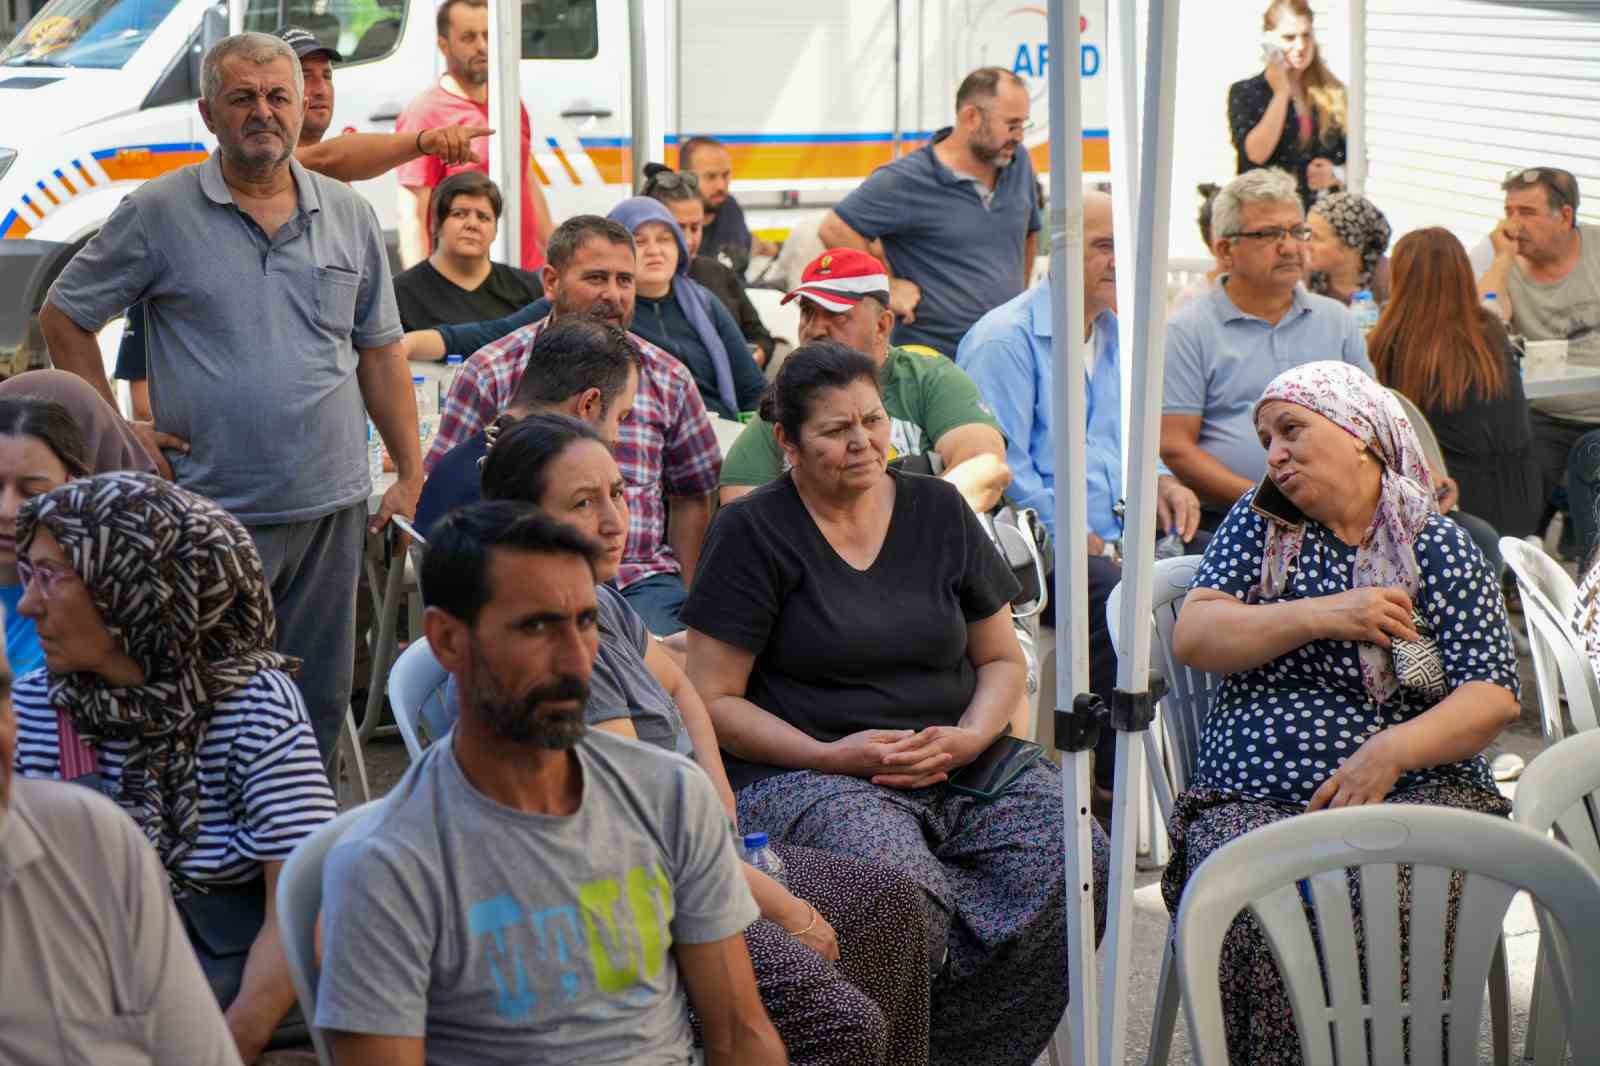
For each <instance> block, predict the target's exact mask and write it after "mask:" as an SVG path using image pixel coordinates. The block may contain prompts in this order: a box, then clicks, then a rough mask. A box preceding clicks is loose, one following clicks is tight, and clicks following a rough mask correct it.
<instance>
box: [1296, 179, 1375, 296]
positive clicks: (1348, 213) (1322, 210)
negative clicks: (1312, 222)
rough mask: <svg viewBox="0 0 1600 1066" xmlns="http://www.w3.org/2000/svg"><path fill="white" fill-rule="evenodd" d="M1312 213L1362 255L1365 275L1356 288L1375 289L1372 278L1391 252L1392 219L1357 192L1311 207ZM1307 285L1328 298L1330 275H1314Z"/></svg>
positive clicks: (1334, 196)
mask: <svg viewBox="0 0 1600 1066" xmlns="http://www.w3.org/2000/svg"><path fill="white" fill-rule="evenodd" d="M1311 213H1312V214H1314V215H1321V216H1322V217H1323V218H1325V219H1327V221H1328V225H1330V226H1332V227H1333V232H1334V233H1337V234H1338V235H1339V239H1340V240H1341V241H1343V242H1344V243H1345V245H1346V246H1347V247H1350V248H1354V249H1355V250H1356V251H1357V252H1359V253H1360V254H1361V275H1360V277H1359V278H1357V279H1356V288H1357V289H1358V290H1360V289H1370V288H1372V275H1373V272H1374V271H1376V270H1377V269H1378V260H1380V259H1382V258H1383V253H1384V252H1386V251H1388V250H1389V235H1390V232H1391V231H1390V229H1389V220H1388V219H1387V218H1384V217H1383V212H1382V211H1379V210H1378V209H1377V208H1376V207H1374V206H1373V205H1372V201H1371V200H1368V199H1367V198H1366V197H1364V196H1361V195H1358V194H1356V193H1353V192H1336V193H1332V194H1330V195H1328V196H1324V197H1323V198H1322V199H1320V200H1318V201H1317V202H1316V203H1314V204H1312V205H1311ZM1307 286H1308V287H1309V288H1310V289H1311V291H1312V292H1315V293H1321V294H1322V295H1324V296H1326V295H1328V276H1327V275H1326V274H1324V273H1322V272H1320V271H1318V272H1317V273H1314V274H1312V275H1311V279H1310V281H1309V282H1308V283H1307Z"/></svg>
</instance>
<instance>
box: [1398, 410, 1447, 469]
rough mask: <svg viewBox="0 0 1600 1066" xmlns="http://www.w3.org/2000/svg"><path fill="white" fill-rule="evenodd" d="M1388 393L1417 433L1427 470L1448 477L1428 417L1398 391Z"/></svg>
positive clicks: (1437, 441) (1442, 456)
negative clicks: (1398, 404) (1396, 401)
mask: <svg viewBox="0 0 1600 1066" xmlns="http://www.w3.org/2000/svg"><path fill="white" fill-rule="evenodd" d="M1389 392H1390V393H1391V394H1393V396H1394V398H1395V399H1397V400H1399V401H1400V407H1401V409H1402V410H1403V411H1405V413H1406V417H1407V418H1409V419H1410V420H1411V428H1412V429H1414V430H1416V431H1417V439H1418V440H1419V441H1421V442H1422V457H1423V458H1424V459H1426V460H1427V461H1428V466H1429V468H1430V469H1432V470H1437V471H1438V472H1439V473H1441V474H1443V475H1444V476H1445V477H1449V476H1450V467H1449V466H1447V465H1446V464H1445V461H1444V449H1443V448H1440V447H1439V438H1438V437H1437V436H1435V435H1434V432H1433V427H1432V426H1431V425H1429V424H1428V416H1427V415H1425V414H1423V413H1422V411H1421V409H1420V408H1418V407H1417V405H1416V404H1414V403H1412V402H1411V401H1410V400H1409V399H1407V398H1406V394H1405V393H1403V392H1401V391H1400V390H1399V389H1390V390H1389Z"/></svg>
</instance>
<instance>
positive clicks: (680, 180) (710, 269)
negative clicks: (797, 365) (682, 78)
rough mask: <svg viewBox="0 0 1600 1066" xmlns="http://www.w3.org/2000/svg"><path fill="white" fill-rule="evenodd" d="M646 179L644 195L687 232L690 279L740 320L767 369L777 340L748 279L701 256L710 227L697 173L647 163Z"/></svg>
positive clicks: (759, 361)
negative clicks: (748, 292) (748, 286)
mask: <svg viewBox="0 0 1600 1066" xmlns="http://www.w3.org/2000/svg"><path fill="white" fill-rule="evenodd" d="M644 176H645V182H644V193H643V195H645V196H648V197H650V198H651V199H652V200H660V201H661V202H662V203H663V204H665V205H666V206H667V210H668V211H671V212H672V217H673V218H675V219H677V220H678V228H680V229H681V230H683V239H684V243H685V244H686V245H688V249H689V276H690V277H691V278H693V279H694V280H695V281H698V282H699V283H700V284H702V285H704V286H705V287H706V288H707V289H709V290H710V291H711V293H712V295H714V296H715V297H716V298H717V299H719V300H721V301H722V306H724V307H726V308H727V309H728V310H729V312H731V313H732V315H733V317H734V318H735V319H736V320H737V321H738V323H739V332H740V333H742V334H743V335H744V339H745V342H746V343H747V344H749V345H750V346H751V352H750V354H751V355H752V356H753V357H754V358H755V361H756V365H757V366H761V367H764V366H766V365H767V360H769V359H771V358H772V352H773V349H774V348H776V347H777V341H775V340H774V339H773V337H772V334H771V333H768V332H767V327H766V324H765V323H764V322H762V321H761V314H760V313H759V312H758V311H757V310H756V306H755V304H753V303H751V302H750V297H749V296H748V295H746V294H745V291H744V279H743V278H741V277H740V276H739V275H738V274H737V273H736V272H735V271H734V269H733V268H732V267H730V266H728V265H727V264H725V263H723V261H722V260H720V259H718V258H716V257H715V256H709V255H701V254H700V241H701V238H703V237H704V236H705V228H706V204H705V201H704V200H702V199H701V198H700V178H699V177H698V176H697V175H696V174H695V173H694V172H693V171H690V170H673V169H672V168H671V167H668V166H663V165H662V164H660V163H646V164H645V166H644Z"/></svg>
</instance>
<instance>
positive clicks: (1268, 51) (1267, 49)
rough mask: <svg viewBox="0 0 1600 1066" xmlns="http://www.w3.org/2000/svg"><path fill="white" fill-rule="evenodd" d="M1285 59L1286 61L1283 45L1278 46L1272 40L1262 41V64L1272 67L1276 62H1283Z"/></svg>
mask: <svg viewBox="0 0 1600 1066" xmlns="http://www.w3.org/2000/svg"><path fill="white" fill-rule="evenodd" d="M1283 61H1284V51H1283V49H1282V47H1280V46H1278V45H1276V44H1273V43H1272V42H1271V41H1262V42H1261V65H1262V66H1264V67H1270V66H1272V64H1274V63H1282V62H1283Z"/></svg>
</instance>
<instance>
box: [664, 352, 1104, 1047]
mask: <svg viewBox="0 0 1600 1066" xmlns="http://www.w3.org/2000/svg"><path fill="white" fill-rule="evenodd" d="M761 414H762V417H763V418H764V419H765V420H766V421H768V422H769V423H771V424H772V425H773V427H774V433H775V436H776V439H777V442H778V445H779V447H780V448H781V449H782V451H783V455H784V458H785V460H786V461H787V465H788V470H787V472H786V473H784V474H783V475H782V476H780V477H779V478H778V479H777V480H775V481H772V482H770V483H768V484H766V485H763V486H762V487H760V488H758V489H756V490H755V491H753V492H751V493H749V494H748V495H746V496H743V497H741V498H740V499H739V500H738V501H737V502H735V503H732V504H730V505H728V506H726V507H724V508H723V509H722V510H721V511H720V512H719V513H718V514H717V517H716V518H715V519H714V520H713V522H712V525H711V531H710V533H709V535H708V536H707V538H706V545H705V549H704V551H703V553H702V555H701V567H702V569H701V570H700V571H699V573H698V575H697V577H696V579H695V583H694V587H693V588H692V589H691V590H690V593H689V602H688V603H687V604H686V605H685V607H684V609H683V621H684V624H685V625H687V626H688V627H689V679H690V680H691V681H692V682H693V683H694V688H695V691H696V692H698V693H699V694H700V696H701V697H702V698H703V699H704V700H705V701H706V705H707V709H708V710H709V712H710V714H711V719H712V722H713V723H714V724H715V726H716V731H717V738H718V740H719V742H720V743H721V745H722V749H723V751H724V752H725V753H727V756H728V758H727V768H728V775H729V777H730V779H731V783H732V785H733V787H734V788H735V789H736V790H737V793H738V799H739V816H740V818H739V820H740V822H741V824H743V825H744V826H745V827H746V828H747V829H750V830H761V831H764V832H766V833H768V834H769V835H770V836H771V837H772V838H773V839H775V840H779V841H782V842H784V843H786V844H793V845H799V846H803V847H813V848H821V849H824V850H828V851H834V852H839V853H841V854H845V855H851V856H854V857H856V858H860V859H865V860H868V861H870V862H874V863H878V864H881V865H884V866H888V867H891V868H893V869H895V870H898V871H900V872H901V873H902V874H905V875H906V876H908V877H910V878H911V879H912V880H913V881H915V882H916V883H917V884H918V885H920V886H921V888H922V891H923V893H924V896H925V908H926V910H925V918H926V921H927V922H928V923H929V928H930V929H931V930H932V936H933V943H934V945H935V946H934V950H933V953H932V954H933V957H934V958H935V959H936V960H937V959H940V958H944V959H945V960H946V961H945V962H944V964H943V965H942V966H941V967H940V968H939V971H938V975H937V976H936V978H935V980H934V984H933V991H932V996H933V1000H932V1037H931V1061H933V1062H939V1063H946V1062H948V1063H962V1064H975V1066H984V1064H987V1063H1031V1062H1032V1061H1033V1060H1034V1059H1035V1058H1036V1057H1037V1056H1038V1055H1039V1053H1040V1052H1041V1051H1042V1050H1043V1049H1044V1047H1045V1044H1046V1043H1047V1042H1048V1041H1049V1039H1050V1036H1051V1034H1052V1033H1054V1031H1055V1028H1056V1025H1057V1023H1058V1022H1059V1021H1060V1020H1061V1016H1062V1013H1063V1012H1064V1011H1065V1009H1066V1004H1067V988H1066V982H1065V980H1064V976H1065V974H1066V969H1067V943H1066V934H1065V925H1064V917H1065V906H1066V904H1065V899H1064V891H1065V887H1066V886H1065V882H1064V873H1063V857H1062V851H1061V826H1062V823H1063V813H1062V807H1061V782H1060V778H1059V774H1058V772H1057V771H1055V768H1054V766H1053V765H1052V764H1051V763H1049V762H1048V761H1045V760H1038V761H1035V762H1032V763H1028V764H1026V766H1025V768H1024V769H1022V770H1021V771H1020V772H1019V773H1018V775H1017V776H1016V777H1015V778H1013V779H1012V780H1011V781H1010V783H1009V785H1007V786H1006V787H1004V788H1003V789H1002V790H1000V791H998V794H995V795H993V796H992V797H991V798H989V799H988V800H987V801H986V802H985V801H982V800H979V799H978V798H976V797H974V796H972V795H970V794H967V793H963V792H961V791H959V790H957V789H953V788H946V787H945V782H946V781H947V780H948V779H950V778H951V777H952V776H953V775H955V774H956V773H957V772H958V771H959V770H960V769H961V768H962V767H964V766H967V765H968V764H970V763H972V762H973V761H974V760H976V759H977V758H978V757H979V756H980V755H982V754H983V753H984V752H985V751H987V750H988V749H989V748H990V746H991V745H992V744H994V743H996V742H997V741H998V740H1000V738H1001V737H1002V735H1003V734H1004V733H1005V732H1006V730H1007V726H1008V724H1009V721H1010V718H1011V713H1012V710H1013V709H1014V708H1015V707H1016V704H1017V701H1018V699H1019V698H1020V697H1021V695H1022V687H1023V681H1024V674H1025V670H1026V667H1025V665H1024V661H1023V656H1022V649H1021V648H1020V646H1019V645H1018V643H1017V637H1016V631H1015V630H1014V629H1013V627H1012V624H1011V611H1010V606H1009V605H1010V601H1011V599H1012V598H1013V597H1014V596H1015V595H1016V593H1017V583H1016V579H1015V578H1014V577H1013V576H1012V574H1011V572H1010V569H1009V568H1008V567H1007V566H1006V563H1005V561H1004V560H1003V559H1002V558H1001V557H1000V554H999V552H998V551H997V550H996V549H995V547H994V545H993V543H992V542H991V541H990V539H989V537H988V535H987V534H986V533H985V532H984V529H983V526H982V525H981V524H980V523H979V522H978V518H977V516H976V515H975V514H974V513H973V511H972V509H971V508H970V507H969V506H968V505H967V503H966V501H965V500H963V499H962V497H961V493H960V492H959V491H958V490H957V489H956V488H955V486H953V485H951V484H949V483H948V482H946V481H942V480H940V479H938V478H932V477H924V476H920V475H917V474H910V473H905V472H903V471H899V470H894V469H891V468H890V467H889V466H888V451H889V437H890V422H889V417H888V415H887V413H886V412H885V411H884V407H883V398H882V395H881V392H880V386H879V383H878V374H877V370H876V368H875V366H874V365H873V362H872V360H871V359H869V358H868V357H867V356H865V355H862V354H861V353H860V352H857V351H854V350H852V349H850V348H846V347H844V346H843V345H841V344H837V343H835V342H831V341H817V342H813V343H810V344H806V345H803V346H801V347H800V348H797V349H796V350H795V351H794V352H793V353H791V355H790V356H789V358H788V359H786V360H785V361H784V364H783V367H782V368H781V369H780V370H779V372H778V376H777V379H776V381H775V382H774V384H773V387H772V389H771V390H769V392H768V394H767V397H766V398H765V399H764V400H763V402H762V410H761ZM1092 832H1093V833H1094V842H1095V854H1094V862H1095V864H1096V866H1097V868H1098V869H1099V870H1100V871H1101V876H1097V877H1096V879H1095V884H1096V887H1097V891H1098V892H1101V893H1103V891H1104V886H1105V878H1104V876H1103V874H1104V870H1105V859H1106V856H1105V838H1104V836H1103V835H1102V834H1101V833H1100V832H1099V828H1098V826H1095V827H1093V829H1092ZM1104 904H1105V900H1104V896H1103V895H1099V896H1098V897H1097V899H1096V916H1097V919H1099V918H1101V917H1102V916H1103V913H1104Z"/></svg>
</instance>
